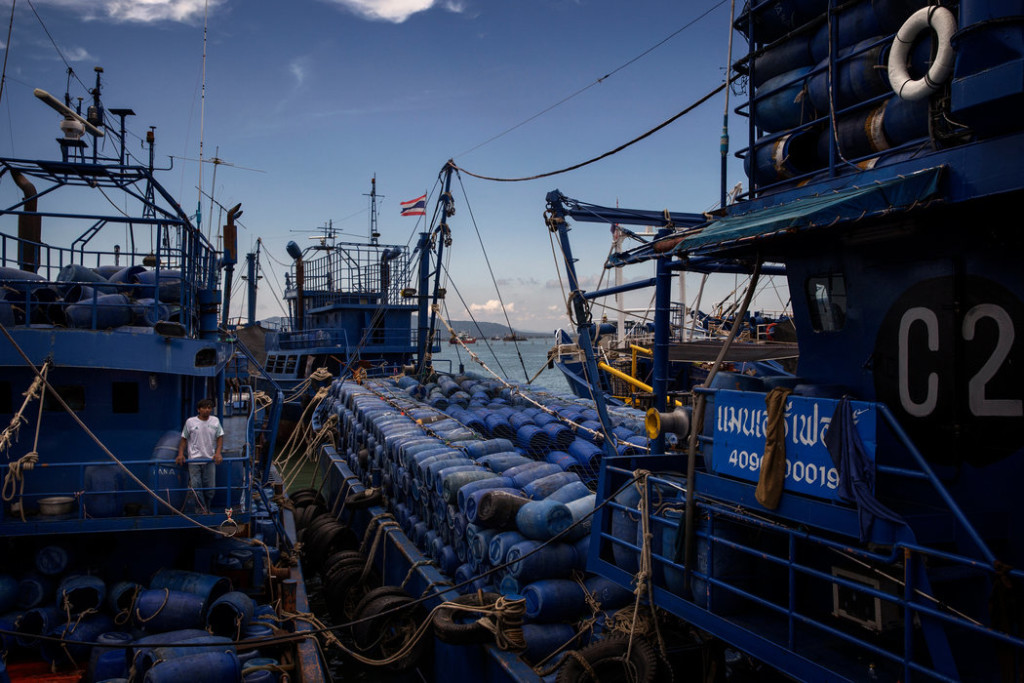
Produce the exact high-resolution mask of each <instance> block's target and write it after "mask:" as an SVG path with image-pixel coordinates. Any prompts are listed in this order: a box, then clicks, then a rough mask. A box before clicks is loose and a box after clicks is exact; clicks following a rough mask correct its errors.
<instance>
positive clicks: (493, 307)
mask: <svg viewBox="0 0 1024 683" xmlns="http://www.w3.org/2000/svg"><path fill="white" fill-rule="evenodd" d="M469 310H470V311H472V312H473V313H498V312H500V311H501V302H500V301H498V300H497V299H490V300H489V301H488V302H487V303H485V304H470V305H469ZM505 310H506V311H508V312H509V313H511V312H512V311H514V310H516V304H515V302H514V301H510V302H509V303H507V304H505Z"/></svg>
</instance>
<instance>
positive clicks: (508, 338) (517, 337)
mask: <svg viewBox="0 0 1024 683" xmlns="http://www.w3.org/2000/svg"><path fill="white" fill-rule="evenodd" d="M501 341H526V337H524V336H523V335H521V334H506V335H505V336H504V337H502V338H501Z"/></svg>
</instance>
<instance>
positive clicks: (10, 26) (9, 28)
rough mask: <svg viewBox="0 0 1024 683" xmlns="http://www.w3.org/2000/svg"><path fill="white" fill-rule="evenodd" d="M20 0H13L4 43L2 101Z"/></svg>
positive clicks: (1, 81) (0, 77)
mask: <svg viewBox="0 0 1024 683" xmlns="http://www.w3.org/2000/svg"><path fill="white" fill-rule="evenodd" d="M17 4H18V0H11V21H10V23H8V24H7V42H6V43H5V44H4V68H3V72H2V73H0V101H3V99H4V83H6V82H7V57H8V56H9V55H10V54H11V31H13V30H14V7H15V5H17Z"/></svg>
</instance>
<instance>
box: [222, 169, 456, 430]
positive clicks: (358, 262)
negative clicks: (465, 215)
mask: <svg viewBox="0 0 1024 683" xmlns="http://www.w3.org/2000/svg"><path fill="white" fill-rule="evenodd" d="M369 197H370V228H369V234H368V236H367V239H366V240H365V241H344V240H339V239H337V234H336V232H335V230H334V228H333V225H332V224H330V223H329V224H328V227H327V228H326V230H325V231H324V233H323V234H322V235H316V236H313V237H312V239H313V240H315V242H316V243H315V244H314V245H312V246H310V247H306V248H303V247H300V246H299V245H298V244H297V243H296V242H294V241H292V242H289V243H288V246H287V250H288V255H289V256H290V257H291V259H292V263H291V269H290V271H289V272H288V273H287V274H286V275H285V292H284V302H285V304H286V305H287V313H288V315H287V316H285V317H284V318H280V319H277V320H275V321H262V322H257V323H255V324H254V322H253V319H252V317H250V320H249V323H248V324H247V325H242V326H240V327H239V329H238V330H237V334H238V335H239V336H240V337H241V338H243V339H244V340H246V345H247V347H249V348H250V350H251V351H253V359H252V361H251V362H250V364H249V366H248V369H247V372H246V374H247V375H248V376H250V377H252V378H253V380H254V381H255V382H256V383H257V385H258V386H264V385H266V386H268V387H279V388H280V389H281V390H282V391H283V392H284V393H285V412H284V417H283V420H282V422H283V424H282V437H284V438H287V437H288V436H289V435H290V434H291V433H292V431H293V430H294V429H295V426H296V425H298V424H308V415H307V411H308V409H309V406H310V403H311V402H313V400H314V398H315V397H316V395H317V391H318V390H319V389H320V388H322V387H325V386H326V385H327V384H328V383H329V382H330V380H331V379H333V378H344V377H351V376H353V375H359V376H360V377H380V376H384V375H391V374H395V373H398V372H400V371H401V370H402V368H403V367H404V366H405V365H406V364H407V363H409V362H410V359H411V358H412V357H413V354H414V352H415V351H416V349H417V345H418V343H419V341H420V339H419V337H418V335H419V334H420V330H419V329H418V328H416V327H413V314H414V313H416V312H417V310H418V307H419V300H418V298H417V289H418V288H419V289H421V290H422V289H425V288H426V287H428V286H429V281H427V282H424V281H423V278H424V277H426V276H427V274H426V273H424V272H422V267H421V262H422V261H423V259H424V258H425V256H423V255H424V254H426V253H428V252H429V251H430V246H429V245H427V244H425V243H418V244H417V245H416V247H415V248H414V249H413V250H412V251H410V249H409V247H408V246H406V245H399V244H385V243H382V242H380V232H379V231H378V223H377V219H378V214H377V178H376V177H374V178H373V179H372V180H371V185H370V193H369ZM442 248H443V247H442ZM255 283H256V278H255V277H250V278H249V286H250V296H249V300H250V302H251V301H254V300H255V292H254V291H253V289H252V287H253V286H254V285H255ZM253 315H254V313H253ZM425 343H427V344H428V345H429V346H430V347H431V348H432V349H434V350H437V349H439V348H440V345H439V343H438V341H437V340H435V339H433V338H431V339H430V340H427V341H426V342H425ZM304 415H305V416H306V417H303V416H304Z"/></svg>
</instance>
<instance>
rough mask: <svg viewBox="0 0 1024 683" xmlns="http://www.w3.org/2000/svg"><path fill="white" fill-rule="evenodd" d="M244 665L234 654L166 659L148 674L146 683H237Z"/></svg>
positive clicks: (197, 655)
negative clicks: (194, 682) (186, 682)
mask: <svg viewBox="0 0 1024 683" xmlns="http://www.w3.org/2000/svg"><path fill="white" fill-rule="evenodd" d="M241 676H242V665H241V664H240V663H239V661H238V655H236V654H235V653H234V652H202V653H199V654H194V655H185V656H182V657H176V658H174V659H166V660H164V661H162V662H160V663H158V664H156V665H155V666H153V668H151V669H150V670H149V671H147V672H146V678H145V681H144V683H182V682H183V681H203V683H237V681H238V680H239V679H240V678H241Z"/></svg>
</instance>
